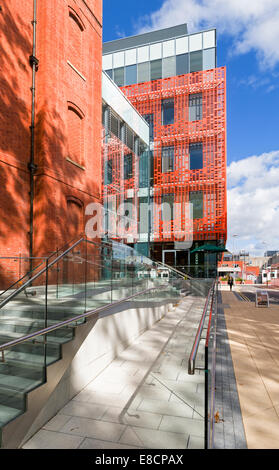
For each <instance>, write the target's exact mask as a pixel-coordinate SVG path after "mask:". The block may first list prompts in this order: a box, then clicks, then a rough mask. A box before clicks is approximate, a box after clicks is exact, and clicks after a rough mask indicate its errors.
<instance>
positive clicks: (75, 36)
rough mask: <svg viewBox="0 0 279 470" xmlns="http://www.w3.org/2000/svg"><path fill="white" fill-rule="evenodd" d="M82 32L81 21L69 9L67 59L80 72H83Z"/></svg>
mask: <svg viewBox="0 0 279 470" xmlns="http://www.w3.org/2000/svg"><path fill="white" fill-rule="evenodd" d="M83 30H84V26H83V24H82V22H81V19H80V18H79V17H78V16H77V14H76V13H75V12H74V11H72V9H71V10H70V11H69V42H68V45H69V46H68V47H69V49H68V59H69V61H70V62H71V64H72V65H74V66H75V67H76V69H77V70H79V71H80V72H82V71H83V70H82V69H83V63H82V62H83V61H82V59H83V34H82V33H83Z"/></svg>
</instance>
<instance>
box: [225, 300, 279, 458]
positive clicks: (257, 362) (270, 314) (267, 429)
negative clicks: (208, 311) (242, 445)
mask: <svg viewBox="0 0 279 470" xmlns="http://www.w3.org/2000/svg"><path fill="white" fill-rule="evenodd" d="M221 295H222V303H223V309H224V313H225V320H226V326H227V332H228V338H229V343H230V349H231V354H232V360H233V366H234V372H235V377H236V383H237V390H238V396H239V401H240V408H241V413H242V420H243V425H244V430H245V436H246V441H247V447H248V449H278V448H279V367H278V365H279V307H278V305H277V306H276V305H270V306H269V308H265V307H258V308H257V307H255V304H254V303H253V302H245V301H241V300H240V299H239V297H237V295H235V292H232V293H231V292H222V293H221ZM224 421H225V419H224ZM218 426H219V425H218V424H217V425H216V429H218Z"/></svg>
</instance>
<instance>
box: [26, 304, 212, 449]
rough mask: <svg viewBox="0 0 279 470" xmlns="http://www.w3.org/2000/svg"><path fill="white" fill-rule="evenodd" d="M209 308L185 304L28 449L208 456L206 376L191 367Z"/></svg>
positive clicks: (140, 340) (200, 359)
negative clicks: (199, 330) (192, 352)
mask: <svg viewBox="0 0 279 470" xmlns="http://www.w3.org/2000/svg"><path fill="white" fill-rule="evenodd" d="M204 301H205V300H204V298H199V297H192V296H187V297H185V298H183V299H182V300H181V301H180V302H179V304H178V305H177V306H176V307H175V308H174V309H173V310H171V311H169V312H168V314H167V315H166V316H165V317H164V318H163V319H162V320H161V321H159V322H158V323H156V324H155V325H154V326H153V327H152V328H151V329H150V330H147V331H145V332H144V333H143V334H142V335H141V336H140V337H139V338H138V339H137V340H136V341H135V342H134V343H133V344H132V345H131V346H129V347H128V348H127V349H126V350H125V351H123V352H122V353H121V354H120V355H119V356H118V357H117V358H116V359H115V360H114V361H113V362H112V363H111V364H110V365H109V366H108V367H107V368H106V369H105V370H104V371H103V372H102V373H101V374H99V376H98V377H96V379H95V380H93V381H92V382H91V383H90V384H89V385H88V386H87V387H85V388H84V389H83V390H82V391H81V392H80V393H79V394H78V395H76V396H75V397H74V398H73V399H72V400H71V401H70V402H69V403H68V404H67V405H66V406H65V407H64V408H63V409H61V410H60V412H59V413H58V414H57V415H56V416H55V417H54V418H52V419H51V420H50V421H49V422H48V423H47V424H46V425H45V426H44V427H43V428H42V429H40V430H39V431H38V432H37V433H36V434H35V435H34V436H33V437H32V438H31V439H30V440H29V441H28V442H27V443H26V444H25V445H24V446H23V448H24V449H48V448H51V449H66V448H67V449H68V448H71V449H77V448H79V449H130V448H131V449H137V448H142V449H152V448H156V449H190V448H197V449H202V448H203V447H204V416H203V413H204V372H203V371H198V372H196V374H195V375H193V376H189V375H188V373H187V366H188V364H187V361H188V357H189V353H190V350H191V347H192V344H193V340H194V337H195V334H196V330H197V327H198V323H199V321H200V317H201V313H202V308H203V305H204ZM200 349H201V351H202V350H203V348H200ZM199 364H200V365H201V366H202V365H203V355H202V354H200V355H199V357H198V360H197V365H199Z"/></svg>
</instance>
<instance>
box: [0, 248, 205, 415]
mask: <svg viewBox="0 0 279 470" xmlns="http://www.w3.org/2000/svg"><path fill="white" fill-rule="evenodd" d="M206 285H207V284H206V280H197V279H195V280H191V282H190V283H189V281H187V280H185V279H184V278H183V276H181V275H179V273H177V272H175V271H174V270H173V269H171V268H170V267H167V266H164V265H162V264H161V263H156V262H154V261H152V260H150V259H149V258H146V257H144V256H142V255H140V254H138V253H137V252H136V251H135V250H134V249H133V248H131V247H129V246H127V245H123V244H121V243H116V242H102V243H101V242H97V241H91V240H85V239H81V240H78V241H77V242H76V243H75V244H74V245H73V246H71V247H69V248H67V249H66V251H64V252H62V253H61V252H60V251H57V253H56V256H55V257H54V256H53V257H49V258H48V259H46V260H45V266H44V269H42V270H40V271H38V272H37V271H36V272H35V275H34V276H33V277H32V278H31V279H28V278H27V279H26V282H25V283H24V284H23V285H21V286H20V287H19V288H18V289H17V290H16V291H15V290H14V289H11V292H10V293H9V296H8V297H6V298H5V299H4V301H3V302H2V304H0V361H1V354H2V362H0V416H5V413H6V412H7V416H9V417H11V415H12V414H13V413H15V414H16V413H17V411H11V414H9V410H7V409H6V408H9V403H10V404H12V405H14V404H15V403H14V402H12V401H11V400H10V394H11V393H12V390H13V391H14V393H15V396H17V395H16V394H19V395H18V403H19V404H17V406H18V407H19V408H16V407H15V410H23V409H24V406H25V405H24V400H25V398H24V397H25V395H26V393H27V392H28V391H29V390H30V389H31V388H32V387H35V386H38V385H39V383H40V381H41V383H42V382H43V381H44V380H45V375H46V367H47V365H49V364H51V363H52V362H54V361H56V360H58V359H59V358H60V357H61V345H62V344H63V343H66V342H68V341H71V339H72V338H73V336H74V327H75V326H77V325H78V324H80V323H83V322H84V321H86V316H88V315H89V314H92V313H90V312H92V311H95V310H97V309H99V308H104V307H106V306H109V305H111V304H115V303H119V302H130V304H129V305H130V306H132V307H135V308H146V307H148V308H149V307H156V306H161V305H166V304H170V303H173V304H176V303H177V302H178V300H179V299H180V296H181V292H182V291H183V289H184V290H187V289H188V290H189V292H191V293H193V292H194V291H195V289H196V291H197V292H201V291H202V292H206V289H207V287H206ZM127 308H128V306H127ZM60 323H62V324H60ZM58 324H59V325H58ZM46 328H47V329H48V330H47V331H45V330H44V329H46ZM42 330H43V332H42ZM21 368H22V370H23V372H22V375H20V369H21ZM1 374H2V375H1ZM9 374H10V376H11V377H14V378H13V379H11V380H10V381H7V380H8V379H7V377H6V376H8V375H9ZM25 379H26V380H25ZM28 380H31V382H28ZM7 383H8V384H9V387H8V389H7V390H6V392H5V390H4V388H5V385H6V384H7ZM25 386H26V387H25ZM1 387H2V388H1ZM28 387H31V388H28ZM6 388H7V387H6ZM7 397H8V398H7ZM1 406H2V415H1ZM3 407H6V408H3ZM20 407H21V408H20ZM10 408H13V406H11V407H10ZM5 410H6V411H5ZM0 424H1V417H0Z"/></svg>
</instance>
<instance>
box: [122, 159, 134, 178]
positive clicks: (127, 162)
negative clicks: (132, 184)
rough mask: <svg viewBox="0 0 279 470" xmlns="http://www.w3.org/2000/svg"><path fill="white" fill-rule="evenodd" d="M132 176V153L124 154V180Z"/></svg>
mask: <svg viewBox="0 0 279 470" xmlns="http://www.w3.org/2000/svg"><path fill="white" fill-rule="evenodd" d="M132 176H133V155H132V154H131V153H129V154H128V155H124V180H129V179H130V178H132Z"/></svg>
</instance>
